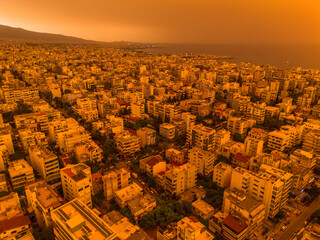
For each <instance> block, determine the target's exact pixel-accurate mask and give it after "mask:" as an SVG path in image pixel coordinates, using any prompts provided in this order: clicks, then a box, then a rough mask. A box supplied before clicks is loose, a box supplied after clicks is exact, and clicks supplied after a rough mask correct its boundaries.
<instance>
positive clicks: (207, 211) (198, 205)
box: [192, 199, 214, 220]
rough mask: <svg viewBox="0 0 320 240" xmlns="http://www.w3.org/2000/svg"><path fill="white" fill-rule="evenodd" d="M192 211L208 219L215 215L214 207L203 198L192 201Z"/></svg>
mask: <svg viewBox="0 0 320 240" xmlns="http://www.w3.org/2000/svg"><path fill="white" fill-rule="evenodd" d="M192 212H193V213H194V214H196V215H199V216H200V217H201V218H203V219H205V220H207V219H209V218H211V217H212V216H213V214H214V208H213V207H212V206H211V205H210V204H208V203H206V202H205V201H203V200H202V199H198V200H196V201H194V202H193V203H192Z"/></svg>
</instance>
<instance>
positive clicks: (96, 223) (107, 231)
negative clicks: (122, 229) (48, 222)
mask: <svg viewBox="0 0 320 240" xmlns="http://www.w3.org/2000/svg"><path fill="white" fill-rule="evenodd" d="M51 215H52V221H53V223H54V224H53V226H54V227H53V232H54V236H55V238H56V239H59V240H62V239H70V240H71V239H73V240H84V239H86V240H88V239H95V240H112V239H115V238H116V234H115V232H114V231H113V230H112V229H111V227H110V226H109V225H108V224H107V223H106V222H105V221H103V220H102V219H101V218H100V217H99V216H98V215H97V214H96V213H95V212H94V211H92V210H91V209H90V208H89V207H88V206H87V205H86V204H84V203H83V202H82V201H81V200H79V199H74V200H72V201H70V202H68V203H66V204H64V205H62V206H61V207H59V208H57V209H55V210H53V211H52V214H51Z"/></svg>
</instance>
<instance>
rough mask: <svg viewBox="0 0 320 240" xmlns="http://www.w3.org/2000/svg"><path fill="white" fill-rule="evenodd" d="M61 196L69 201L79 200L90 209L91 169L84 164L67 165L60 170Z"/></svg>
mask: <svg viewBox="0 0 320 240" xmlns="http://www.w3.org/2000/svg"><path fill="white" fill-rule="evenodd" d="M60 174H61V184H62V189H63V196H64V198H65V199H66V200H68V201H71V200H73V199H75V198H78V199H79V200H81V201H82V202H83V203H84V204H86V205H87V206H88V207H90V208H91V207H92V201H91V194H92V178H91V169H90V167H88V166H87V165H85V164H84V163H78V164H75V165H67V166H66V167H65V168H62V169H61V170H60Z"/></svg>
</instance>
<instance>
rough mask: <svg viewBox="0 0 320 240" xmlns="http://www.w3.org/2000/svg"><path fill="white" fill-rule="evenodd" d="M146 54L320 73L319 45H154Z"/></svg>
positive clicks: (146, 49) (147, 49)
mask: <svg viewBox="0 0 320 240" xmlns="http://www.w3.org/2000/svg"><path fill="white" fill-rule="evenodd" d="M141 50H142V51H144V52H146V53H162V54H179V55H180V54H182V55H183V54H213V55H217V56H230V57H234V58H235V59H232V61H233V62H251V63H253V64H255V65H266V64H270V65H271V66H276V67H278V68H280V69H291V68H296V67H301V68H311V69H320V44H154V45H149V47H148V48H144V49H141Z"/></svg>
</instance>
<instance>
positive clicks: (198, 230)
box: [177, 216, 214, 240]
mask: <svg viewBox="0 0 320 240" xmlns="http://www.w3.org/2000/svg"><path fill="white" fill-rule="evenodd" d="M188 239H193V240H213V239H214V237H213V236H212V235H211V234H210V233H209V232H208V231H207V230H206V227H205V226H204V225H203V224H202V223H201V222H199V220H198V219H197V218H196V217H193V216H190V217H185V218H183V219H181V220H180V221H179V222H178V225H177V240H188Z"/></svg>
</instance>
